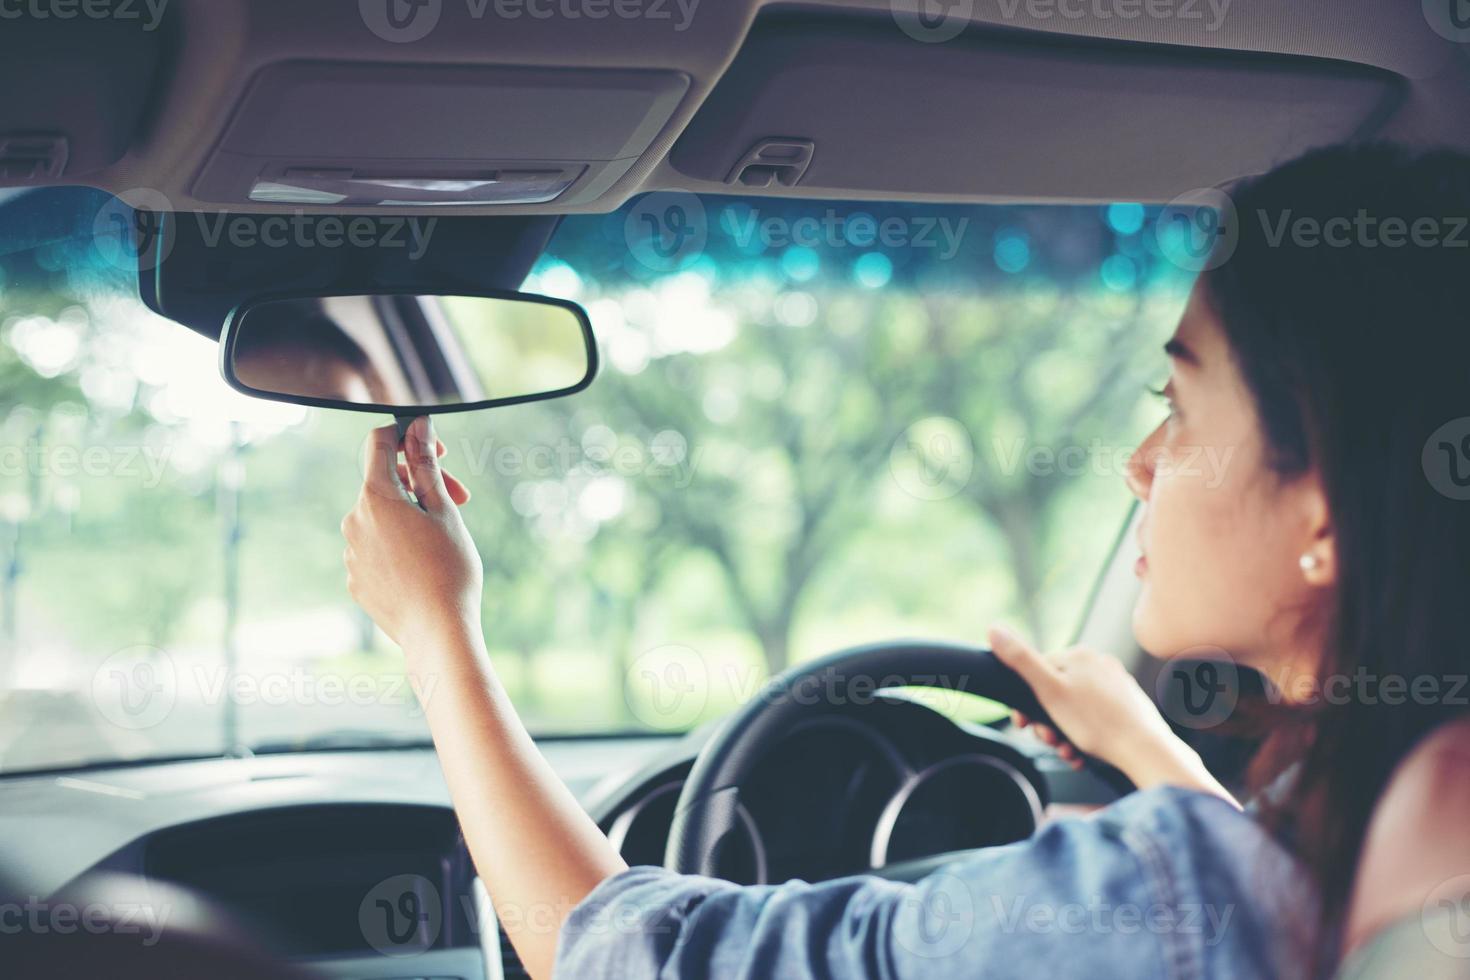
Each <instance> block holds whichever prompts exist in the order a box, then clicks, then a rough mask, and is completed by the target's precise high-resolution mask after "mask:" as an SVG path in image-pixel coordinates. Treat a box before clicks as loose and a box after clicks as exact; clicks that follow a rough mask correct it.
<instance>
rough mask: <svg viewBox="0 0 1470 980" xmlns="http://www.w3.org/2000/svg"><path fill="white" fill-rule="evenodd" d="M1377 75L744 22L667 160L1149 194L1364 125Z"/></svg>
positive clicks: (916, 184)
mask: <svg viewBox="0 0 1470 980" xmlns="http://www.w3.org/2000/svg"><path fill="white" fill-rule="evenodd" d="M1401 81H1402V80H1401V79H1400V77H1399V76H1398V75H1395V74H1393V73H1391V72H1387V71H1383V70H1379V69H1373V68H1368V67H1364V66H1360V65H1350V64H1347V63H1343V62H1335V61H1328V60H1324V59H1318V58H1306V57H1284V56H1275V55H1257V54H1241V53H1236V52H1225V51H1211V50H1205V49H1200V48H1188V49H1186V48H1179V47H1171V46H1165V45H1156V44H1139V43H1131V42H1118V41H1104V40H1093V39H1077V38H1067V37H1062V36H1059V35H1055V34H1042V33H1039V32H1025V31H1018V30H1013V29H1006V28H983V27H976V28H972V29H970V30H968V31H966V32H965V33H964V34H962V35H960V36H959V37H957V38H954V39H952V40H949V41H947V42H945V43H942V44H926V43H919V42H917V41H916V40H915V39H914V38H913V37H910V36H909V35H907V34H905V33H904V31H903V30H901V29H900V28H899V26H898V25H897V24H896V23H895V21H894V20H893V19H892V18H885V17H866V16H854V15H849V14H842V15H819V14H805V13H784V14H776V15H767V16H764V17H762V18H761V19H760V20H759V21H757V23H756V25H755V26H754V28H753V30H752V33H751V35H750V37H749V38H748V39H747V40H746V42H745V44H744V46H743V47H742V48H741V50H740V53H739V55H738V56H737V58H736V59H735V61H734V63H733V64H732V65H731V67H730V69H729V71H728V72H726V74H725V75H724V77H723V78H722V79H721V80H720V82H719V84H718V85H717V86H716V87H715V89H714V91H713V92H712V94H711V95H710V97H709V99H708V100H707V101H706V102H705V103H704V105H703V106H701V108H700V109H699V111H698V113H697V114H696V115H695V117H694V119H693V121H692V122H691V124H690V125H689V127H688V128H687V129H686V130H685V132H684V133H683V135H682V136H681V137H680V139H679V140H678V142H677V143H676V144H675V146H674V149H673V152H672V155H671V157H670V163H671V164H672V166H673V167H674V169H675V170H677V171H678V172H679V173H680V174H682V175H683V176H685V177H688V178H692V179H693V180H696V181H704V182H713V183H720V184H725V185H727V186H729V187H730V188H731V189H732V192H735V191H738V190H740V189H744V190H747V191H748V190H750V189H752V188H761V189H763V190H766V191H768V192H775V193H780V192H781V191H782V189H783V188H791V189H798V190H799V191H800V192H804V193H806V194H812V193H825V192H831V193H832V194H833V195H848V194H862V195H875V194H876V195H881V194H884V193H900V194H927V195H933V196H935V197H943V196H946V195H948V196H966V195H986V196H994V197H1016V198H1025V199H1030V200H1044V199H1055V198H1056V197H1057V195H1058V192H1059V190H1060V189H1062V188H1065V194H1066V196H1067V197H1068V198H1074V199H1079V200H1080V199H1101V200H1149V199H1153V198H1155V197H1157V195H1158V192H1159V189H1160V188H1161V187H1164V188H1168V187H1172V188H1176V189H1177V190H1178V191H1179V192H1182V191H1185V190H1189V189H1193V188H1197V187H1201V186H1208V185H1210V184H1213V183H1215V182H1217V181H1221V180H1225V179H1228V178H1231V177H1235V176H1238V175H1241V174H1248V173H1254V172H1260V171H1264V170H1267V169H1269V168H1270V167H1271V166H1272V165H1274V164H1276V163H1278V162H1281V161H1283V160H1286V159H1289V158H1290V157H1292V156H1294V155H1296V154H1298V153H1300V152H1301V151H1303V150H1305V149H1307V148H1309V147H1312V146H1315V145H1319V144H1323V143H1328V142H1333V141H1337V140H1343V139H1347V138H1350V137H1352V136H1354V135H1355V134H1357V133H1359V132H1362V131H1365V130H1367V129H1369V128H1371V127H1372V126H1373V125H1375V124H1376V123H1377V122H1378V121H1381V119H1382V118H1383V117H1384V116H1385V115H1386V114H1388V113H1389V112H1391V111H1392V110H1393V109H1394V108H1395V107H1396V105H1397V104H1398V101H1399V99H1400V97H1401V96H1400V92H1401V88H1400V84H1401Z"/></svg>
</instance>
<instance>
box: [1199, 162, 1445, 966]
mask: <svg viewBox="0 0 1470 980" xmlns="http://www.w3.org/2000/svg"><path fill="white" fill-rule="evenodd" d="M1229 197H1230V198H1231V200H1232V201H1233V203H1234V206H1235V209H1236V214H1235V216H1234V219H1235V221H1236V229H1237V231H1238V241H1236V242H1234V244H1233V251H1229V252H1225V251H1222V252H1220V253H1219V255H1220V257H1221V258H1223V259H1224V261H1223V262H1222V264H1220V265H1219V266H1218V267H1217V268H1214V269H1212V270H1211V271H1209V272H1207V273H1206V274H1205V276H1204V289H1205V296H1206V298H1207V299H1208V300H1209V301H1210V302H1211V304H1212V306H1213V307H1214V310H1215V312H1216V313H1217V314H1218V315H1219V317H1220V320H1221V322H1222V323H1223V326H1224V330H1225V333H1226V336H1227V338H1228V339H1229V343H1230V346H1231V348H1232V349H1233V353H1234V356H1235V359H1236V362H1237V365H1238V367H1239V369H1240V371H1241V373H1242V374H1243V376H1244V378H1245V381H1246V384H1247V386H1248V387H1249V389H1250V391H1251V394H1252V396H1253V398H1254V401H1255V406H1256V409H1257V412H1258V415H1259V418H1260V422H1261V426H1262V429H1263V433H1264V436H1265V442H1266V446H1267V452H1268V463H1269V466H1270V468H1271V469H1272V470H1273V471H1274V475H1275V477H1276V478H1278V479H1281V480H1292V479H1296V478H1301V477H1302V476H1303V475H1305V474H1307V473H1308V472H1310V471H1313V470H1314V471H1315V472H1316V474H1317V475H1318V476H1319V477H1320V480H1321V482H1322V485H1323V487H1324V490H1325V493H1326V497H1327V501H1328V507H1329V511H1330V515H1331V523H1332V531H1333V534H1334V541H1335V547H1336V558H1337V584H1336V587H1335V589H1334V590H1332V592H1331V593H1330V594H1328V595H1326V596H1325V597H1324V600H1323V602H1322V605H1321V608H1318V609H1314V610H1308V611H1307V612H1308V614H1309V616H1310V619H1309V620H1308V622H1309V623H1310V624H1311V627H1312V628H1313V629H1316V630H1319V631H1320V635H1321V636H1323V637H1324V638H1325V643H1324V654H1323V658H1322V662H1321V665H1320V669H1319V671H1318V676H1317V684H1318V686H1317V688H1315V691H1314V697H1313V698H1311V699H1310V703H1308V704H1306V705H1302V706H1298V707H1295V708H1289V709H1280V710H1277V711H1275V714H1274V723H1273V724H1272V726H1271V729H1270V733H1269V735H1268V736H1267V738H1266V741H1265V743H1264V745H1263V747H1262V751H1261V753H1260V754H1259V755H1258V757H1257V765H1256V766H1255V769H1254V772H1255V774H1256V778H1257V783H1258V785H1261V784H1263V783H1264V781H1265V780H1267V779H1271V778H1274V777H1279V776H1280V775H1281V774H1282V773H1283V772H1285V771H1289V776H1288V778H1287V779H1286V780H1285V781H1284V793H1282V794H1281V795H1280V796H1279V797H1277V798H1276V800H1275V802H1274V803H1268V804H1267V806H1266V807H1265V809H1264V815H1265V819H1266V820H1267V821H1268V822H1269V824H1270V825H1271V826H1272V827H1273V828H1275V829H1276V830H1278V831H1279V832H1280V833H1281V834H1282V836H1283V837H1285V838H1287V839H1288V840H1289V843H1290V844H1291V846H1292V848H1293V849H1294V850H1295V852H1296V853H1297V854H1298V856H1299V857H1300V858H1301V860H1302V861H1303V862H1304V864H1305V865H1306V867H1307V868H1308V869H1309V870H1310V872H1311V873H1312V874H1313V875H1314V877H1315V879H1316V882H1317V884H1318V886H1319V891H1320V893H1321V896H1322V914H1323V923H1322V925H1323V926H1324V927H1325V928H1324V932H1323V937H1324V938H1325V939H1327V940H1328V941H1329V942H1330V940H1331V936H1332V934H1333V932H1334V928H1335V926H1337V925H1338V924H1339V923H1340V921H1341V917H1342V914H1343V912H1344V910H1345V906H1346V904H1347V900H1348V897H1349V893H1350V891H1351V887H1352V879H1353V873H1354V870H1355V868H1356V865H1357V863H1358V861H1357V858H1358V854H1359V851H1360V849H1361V847H1362V843H1363V837H1364V833H1365V831H1366V828H1367V824H1368V821H1369V818H1370V817H1371V815H1372V811H1373V807H1374V804H1375V803H1376V801H1377V799H1378V797H1379V795H1380V794H1381V793H1382V792H1383V789H1384V787H1385V784H1386V783H1387V782H1388V779H1389V777H1390V776H1391V774H1392V773H1393V770H1394V768H1395V766H1396V765H1397V764H1398V763H1399V762H1400V761H1401V760H1402V759H1403V758H1404V757H1405V755H1406V754H1408V752H1409V751H1410V750H1411V749H1412V748H1413V746H1414V744H1415V743H1416V742H1418V741H1419V740H1420V739H1421V738H1423V737H1424V736H1425V734H1427V733H1428V732H1429V731H1430V730H1431V729H1433V728H1435V727H1436V726H1438V725H1440V724H1441V723H1442V722H1444V721H1446V720H1448V719H1450V718H1453V717H1455V716H1458V715H1462V714H1465V713H1466V712H1467V710H1470V689H1467V688H1466V687H1465V686H1464V679H1465V678H1466V676H1467V675H1470V647H1467V643H1466V640H1467V622H1466V618H1467V617H1466V608H1467V606H1470V227H1467V221H1470V157H1467V156H1465V155H1464V154H1461V153H1457V152H1454V151H1449V150H1433V151H1425V152H1414V151H1410V150H1408V149H1406V148H1404V147H1402V146H1398V145H1394V144H1389V143H1370V144H1356V145H1350V146H1338V147H1331V148H1328V149H1323V150H1318V151H1314V152H1312V153H1309V154H1308V155H1306V156H1303V157H1301V158H1300V159H1297V160H1295V161H1293V162H1291V163H1288V164H1286V165H1284V166H1282V167H1280V168H1278V169H1276V170H1274V171H1272V172H1271V173H1269V174H1266V175H1264V176H1261V177H1256V178H1252V179H1250V180H1248V181H1245V182H1243V183H1241V184H1239V185H1237V186H1235V187H1233V188H1231V189H1230V191H1229ZM1344 219H1345V221H1346V223H1345V222H1344ZM1390 219H1391V220H1390ZM1329 222H1331V224H1329ZM1226 230H1227V231H1228V229H1226ZM1230 238H1231V236H1229V235H1227V236H1225V237H1223V238H1222V239H1221V240H1220V248H1222V249H1225V248H1228V247H1230V245H1231V241H1230ZM1227 256H1228V257H1227ZM1456 420H1463V421H1462V422H1456ZM1395 678H1397V680H1395ZM1416 684H1417V685H1418V686H1417V688H1416V687H1415V685H1416ZM1329 685H1330V686H1329ZM1333 692H1336V693H1335V694H1334V693H1333Z"/></svg>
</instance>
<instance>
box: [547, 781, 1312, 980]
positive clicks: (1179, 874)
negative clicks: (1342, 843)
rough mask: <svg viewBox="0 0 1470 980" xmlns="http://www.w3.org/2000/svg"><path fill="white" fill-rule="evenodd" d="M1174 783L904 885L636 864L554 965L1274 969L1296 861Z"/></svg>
mask: <svg viewBox="0 0 1470 980" xmlns="http://www.w3.org/2000/svg"><path fill="white" fill-rule="evenodd" d="M1181 793H1182V791H1173V790H1159V791H1150V793H1148V794H1135V795H1134V796H1133V797H1130V798H1129V800H1128V801H1126V805H1124V804H1120V805H1118V806H1115V807H1113V808H1110V809H1109V810H1108V811H1106V812H1105V813H1104V814H1103V815H1100V816H1098V817H1094V818H1090V819H1072V820H1061V821H1057V822H1055V823H1052V824H1049V825H1047V826H1046V827H1045V828H1043V829H1042V830H1041V831H1040V832H1039V833H1038V834H1037V835H1036V836H1034V837H1032V838H1031V839H1030V840H1027V841H1024V842H1021V843H1018V844H1013V845H1009V846H1006V847H998V848H993V849H990V850H987V851H983V852H980V853H978V854H976V855H975V856H973V857H969V858H967V859H965V860H963V861H960V862H956V863H955V864H951V865H948V866H946V867H944V868H942V869H940V870H939V871H937V872H935V873H934V874H932V875H930V876H929V877H927V878H925V879H924V880H923V881H920V882H918V883H915V884H905V883H899V882H892V881H887V880H884V879H880V878H876V877H872V876H863V877H854V878H844V879H838V880H835V881H827V882H820V883H817V884H808V883H806V882H801V881H793V882H788V883H786V884H783V885H762V886H750V887H741V886H737V885H733V884H730V883H728V882H723V881H717V880H714V879H710V878H701V877H693V876H681V875H675V874H672V873H670V872H667V871H664V870H662V869H659V868H647V867H639V868H631V869H629V870H628V871H625V872H623V873H621V874H619V875H616V876H614V877H612V878H610V879H608V880H607V881H605V882H603V883H602V884H601V885H599V886H598V888H597V889H595V890H594V891H593V892H592V893H591V894H590V895H588V896H587V898H586V899H585V900H584V901H583V902H582V903H581V904H580V905H578V907H577V908H576V909H574V910H573V912H572V914H571V916H570V917H569V919H568V921H567V923H566V924H565V926H564V927H563V930H562V936H561V940H560V944H559V947H558V953H557V969H556V975H557V976H558V977H571V978H579V980H581V978H593V980H596V978H602V977H609V978H611V977H618V978H635V977H705V976H717V977H731V978H746V977H749V978H756V977H761V978H764V977H835V978H857V977H873V978H894V980H908V978H920V977H923V978H926V980H933V978H936V977H937V978H947V977H970V976H980V975H983V976H986V977H1035V976H1038V975H1042V976H1044V975H1046V973H1047V972H1049V971H1056V970H1057V969H1062V970H1064V971H1068V974H1069V975H1071V974H1073V973H1075V971H1076V970H1077V969H1078V968H1079V967H1082V966H1084V965H1085V967H1086V973H1087V974H1088V975H1092V976H1115V975H1116V976H1130V977H1179V978H1191V977H1200V976H1205V975H1209V976H1263V975H1270V974H1272V973H1276V972H1279V968H1280V967H1281V964H1282V962H1283V961H1282V960H1280V959H1279V958H1278V957H1279V955H1280V951H1279V950H1277V949H1275V946H1276V939H1275V936H1274V932H1275V929H1274V926H1273V919H1274V918H1276V917H1277V916H1278V915H1279V913H1278V912H1273V911H1272V910H1271V908H1270V906H1271V905H1272V904H1273V903H1276V902H1282V903H1290V904H1292V906H1293V911H1294V912H1300V911H1301V908H1302V902H1304V901H1306V900H1307V899H1305V898H1304V897H1303V896H1302V894H1301V888H1300V884H1299V883H1298V884H1297V885H1295V886H1292V885H1291V884H1290V879H1291V877H1292V876H1291V875H1290V874H1286V875H1285V877H1284V878H1283V882H1284V883H1279V882H1276V881H1274V880H1273V879H1274V877H1275V875H1274V874H1273V873H1272V869H1273V867H1274V868H1276V869H1277V870H1278V871H1281V872H1287V871H1289V869H1290V866H1291V865H1290V861H1291V859H1290V858H1289V857H1287V856H1286V855H1285V854H1284V852H1281V851H1280V850H1279V849H1275V848H1274V845H1273V844H1271V843H1270V841H1269V839H1268V838H1266V837H1265V835H1264V834H1263V833H1262V832H1261V831H1260V830H1259V828H1258V827H1256V825H1255V824H1254V823H1253V822H1252V821H1250V819H1249V818H1248V817H1246V816H1244V815H1242V814H1239V813H1237V812H1236V811H1234V810H1233V808H1230V807H1229V806H1228V805H1227V804H1224V803H1223V802H1221V801H1214V802H1215V803H1218V804H1219V806H1218V807H1216V806H1214V805H1213V804H1211V803H1208V802H1203V801H1204V800H1205V798H1203V797H1200V796H1199V795H1198V794H1184V795H1179V794H1181ZM1191 797H1192V798H1191ZM1262 860H1264V861H1265V865H1264V866H1263V865H1261V864H1260V863H1259V862H1260V861H1262ZM1243 861H1250V862H1251V863H1250V864H1249V865H1247V864H1244V863H1242V862H1243ZM1273 862H1274V864H1273ZM1281 862H1286V864H1285V865H1281ZM1263 874H1264V875H1265V877H1262V875H1263ZM1257 886H1265V888H1266V892H1265V893H1264V894H1256V893H1255V891H1256V887H1257ZM1202 888H1208V890H1209V891H1210V892H1211V893H1212V894H1211V895H1209V896H1208V897H1206V896H1205V895H1203V894H1202V893H1201V889H1202Z"/></svg>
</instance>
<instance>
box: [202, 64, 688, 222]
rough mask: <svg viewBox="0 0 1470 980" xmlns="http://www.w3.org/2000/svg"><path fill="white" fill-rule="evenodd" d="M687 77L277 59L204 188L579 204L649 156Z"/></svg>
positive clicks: (260, 195) (322, 199)
mask: <svg viewBox="0 0 1470 980" xmlns="http://www.w3.org/2000/svg"><path fill="white" fill-rule="evenodd" d="M688 87H689V79H688V76H686V75H684V74H682V73H679V72H668V71H624V70H585V71H583V70H569V69H556V70H540V69H526V68H501V67H484V68H482V67H461V66H440V65H383V64H335V63H316V62H287V63H281V64H276V65H272V66H270V67H268V68H266V69H264V70H262V71H261V72H260V73H259V74H258V75H257V76H256V77H255V79H254V80H253V82H252V83H251V85H250V86H249V88H248V90H247V91H246V93H245V96H244V98H243V100H242V102H241V104H240V106H239V108H238V109H237V111H236V112H235V115H234V118H233V119H232V120H231V121H230V124H229V126H228V127H227V129H226V131H225V135H224V137H223V139H222V140H221V142H220V145H219V147H218V148H217V149H216V150H215V152H214V154H213V155H212V156H211V157H210V159H209V161H208V162H207V164H206V165H205V167H204V169H203V172H202V173H201V175H200V176H199V178H198V180H197V181H196V183H195V186H194V194H195V196H196V197H198V198H199V199H200V200H204V201H211V202H214V203H218V204H223V205H238V204H247V203H255V204H277V205H283V204H284V205H300V206H320V207H331V208H334V209H336V210H348V209H353V208H374V207H382V208H400V209H401V208H415V207H426V206H436V205H440V206H454V205H475V204H480V205H486V204H542V203H548V202H551V201H557V202H559V203H568V204H575V203H578V202H581V201H585V200H591V199H593V198H595V197H597V196H598V195H599V194H601V193H602V192H603V191H604V190H606V189H607V188H608V187H609V186H610V185H611V184H612V183H613V182H615V181H616V180H617V179H618V178H620V177H621V176H623V174H625V173H626V172H627V171H628V170H629V168H630V167H632V165H633V164H634V163H635V162H637V160H638V158H639V157H640V156H641V155H642V154H643V152H644V151H645V150H647V149H648V147H649V145H650V144H651V143H652V142H653V139H654V137H655V136H656V135H657V134H658V132H659V131H660V130H661V129H662V128H663V127H664V125H665V124H666V123H667V122H668V120H669V117H670V116H671V115H672V114H673V112H674V109H675V108H676V107H677V106H678V104H679V101H680V99H681V98H683V96H684V93H685V92H686V91H687V90H688Z"/></svg>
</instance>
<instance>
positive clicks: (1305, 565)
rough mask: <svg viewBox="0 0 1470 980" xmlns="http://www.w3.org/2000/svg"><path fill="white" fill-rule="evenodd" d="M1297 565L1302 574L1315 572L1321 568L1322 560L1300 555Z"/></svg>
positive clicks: (1309, 555) (1308, 555)
mask: <svg viewBox="0 0 1470 980" xmlns="http://www.w3.org/2000/svg"><path fill="white" fill-rule="evenodd" d="M1297 564H1299V565H1301V566H1302V571H1304V572H1315V571H1316V570H1317V569H1318V568H1319V567H1320V566H1321V564H1322V559H1320V558H1318V557H1317V556H1316V555H1312V554H1306V555H1302V557H1301V559H1300V560H1299V561H1298V562H1297Z"/></svg>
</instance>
